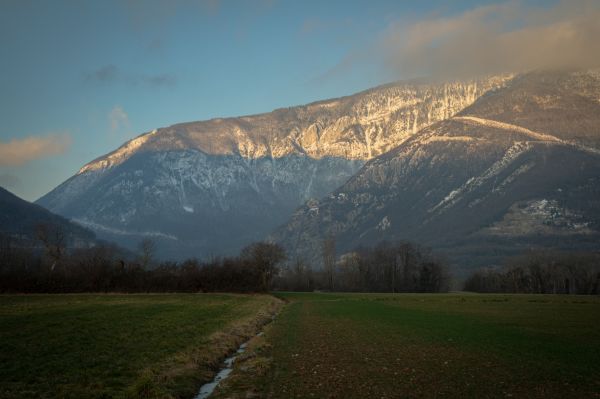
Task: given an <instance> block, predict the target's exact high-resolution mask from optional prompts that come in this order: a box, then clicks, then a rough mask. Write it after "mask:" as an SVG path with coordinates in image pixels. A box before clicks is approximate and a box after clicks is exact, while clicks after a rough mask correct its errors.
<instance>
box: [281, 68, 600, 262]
mask: <svg viewBox="0 0 600 399" xmlns="http://www.w3.org/2000/svg"><path fill="white" fill-rule="evenodd" d="M331 236H333V237H335V239H336V245H337V250H338V254H341V253H344V252H348V251H351V250H352V249H353V248H354V247H356V246H358V245H365V244H372V243H375V242H378V241H380V240H395V239H409V240H414V241H418V242H420V243H423V244H425V245H429V246H431V247H433V248H434V249H436V250H438V251H439V252H441V253H445V254H446V256H447V257H448V258H449V260H450V261H451V263H452V264H453V265H454V267H455V270H456V269H457V270H461V271H462V272H466V271H467V270H468V269H470V268H473V267H477V266H487V265H493V264H500V263H502V262H503V260H504V258H505V257H506V256H507V255H512V254H515V253H518V252H519V251H522V250H524V249H527V248H531V247H553V248H564V249H585V250H600V73H599V72H598V71H586V72H565V71H561V72H559V71H534V72H531V73H527V74H522V75H519V76H516V77H515V78H513V79H511V80H510V81H508V82H507V83H506V84H505V85H504V86H503V87H501V88H499V89H497V90H492V91H490V92H488V93H486V94H485V95H483V96H480V97H479V98H478V99H477V100H476V101H474V103H473V104H471V105H469V106H467V107H465V109H463V110H461V111H460V112H458V113H457V114H456V115H454V116H450V117H448V118H447V119H445V120H442V121H438V122H436V123H433V124H431V125H429V126H427V127H425V128H423V129H421V130H420V131H419V132H417V133H416V134H413V135H411V136H410V137H409V138H408V139H407V140H405V141H403V142H402V143H401V144H400V145H398V146H397V147H395V148H394V149H392V150H390V151H389V152H387V153H385V154H382V155H380V156H377V157H375V158H374V159H371V160H370V161H369V162H367V163H366V164H365V165H364V166H363V167H362V168H361V170H360V171H358V172H357V173H356V174H355V175H354V176H353V177H352V178H351V179H349V180H348V181H347V182H346V183H345V184H343V185H341V187H339V188H337V189H336V190H334V191H333V192H332V193H331V194H330V195H328V196H325V197H324V198H322V199H320V200H318V201H317V200H311V201H308V202H306V203H305V204H304V205H303V206H301V207H300V208H298V209H297V210H296V212H295V213H294V215H293V216H292V218H291V219H290V220H289V221H288V222H287V223H286V224H284V225H283V226H282V227H280V228H279V229H277V230H276V231H275V233H274V234H273V235H272V237H273V239H275V240H276V241H279V242H281V243H282V244H283V245H284V246H285V247H287V248H288V250H289V251H290V252H291V253H292V254H293V256H300V257H303V258H305V259H306V260H310V261H312V262H315V263H320V259H319V258H320V248H321V245H322V244H321V243H322V242H323V239H324V238H325V237H331Z"/></svg>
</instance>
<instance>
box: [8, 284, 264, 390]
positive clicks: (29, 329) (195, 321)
mask: <svg viewBox="0 0 600 399" xmlns="http://www.w3.org/2000/svg"><path fill="white" fill-rule="evenodd" d="M272 301H273V298H272V297H268V296H244V295H208V294H189V295H187V294H177V295H175V294H173V295H169V294H165V295H116V294H115V295H113V294H106V295H91V294H90V295H15V296H0V398H34V397H35V398H112V397H124V396H126V393H127V392H129V393H130V394H132V393H133V396H135V393H136V389H137V388H136V384H137V385H140V384H142V385H143V384H147V383H148V381H146V380H148V373H149V372H150V371H152V372H157V373H158V372H162V373H165V372H166V373H168V372H169V370H165V368H168V367H170V365H181V363H182V362H183V360H182V361H179V360H178V359H185V358H186V356H188V357H189V356H191V355H192V354H198V353H199V352H202V351H203V350H206V351H209V350H211V349H212V348H209V347H208V346H210V345H212V343H213V341H211V340H210V336H211V335H212V334H215V333H216V332H219V331H222V330H224V329H226V328H228V327H231V326H232V325H234V324H235V323H238V322H239V321H240V320H243V319H247V318H252V317H255V316H256V313H257V312H258V311H259V310H261V309H263V308H264V307H265V306H267V305H268V304H269V303H271V302H272ZM213 346H214V345H213ZM230 346H231V345H230ZM217 356H218V355H217ZM196 357H198V358H199V357H200V356H197V355H196ZM184 366H185V364H184ZM188 368H189V367H188ZM188 371H189V370H188ZM189 372H190V373H194V370H191V371H189ZM144 373H145V374H144ZM144 378H145V379H146V380H144ZM188 380H189V378H188ZM191 380H192V381H191V382H190V381H186V383H187V384H190V383H193V384H194V388H193V389H195V385H197V384H198V383H199V381H198V378H191ZM140 381H141V382H140ZM138 388H139V387H138ZM176 388H177V387H176ZM189 390H190V387H189V386H187V387H185V389H182V390H181V391H182V392H186V393H187V392H189ZM175 391H177V389H175ZM163 394H164V392H163V393H160V394H157V395H155V396H161V395H163ZM148 396H152V395H150V394H148Z"/></svg>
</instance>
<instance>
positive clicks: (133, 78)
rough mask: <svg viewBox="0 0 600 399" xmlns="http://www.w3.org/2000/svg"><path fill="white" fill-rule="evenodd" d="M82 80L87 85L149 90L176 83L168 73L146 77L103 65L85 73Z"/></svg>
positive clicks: (173, 77) (110, 65) (114, 66)
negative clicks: (95, 84) (149, 88)
mask: <svg viewBox="0 0 600 399" xmlns="http://www.w3.org/2000/svg"><path fill="white" fill-rule="evenodd" d="M84 80H85V81H86V82H88V83H98V84H125V85H128V86H146V87H151V88H157V87H167V86H174V85H175V84H176V83H177V79H176V78H175V76H173V75H170V74H168V73H160V74H156V75H147V74H142V73H131V72H124V71H122V70H121V69H119V68H118V67H117V66H116V65H112V64H109V65H104V66H102V67H100V68H98V69H96V70H95V71H92V72H88V73H86V74H85V79H84Z"/></svg>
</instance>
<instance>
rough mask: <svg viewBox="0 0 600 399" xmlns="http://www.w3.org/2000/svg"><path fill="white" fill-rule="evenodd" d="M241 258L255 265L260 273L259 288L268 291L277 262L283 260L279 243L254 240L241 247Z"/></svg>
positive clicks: (282, 252)
mask: <svg viewBox="0 0 600 399" xmlns="http://www.w3.org/2000/svg"><path fill="white" fill-rule="evenodd" d="M241 258H242V259H243V260H245V261H246V262H249V263H250V265H251V266H253V267H255V268H256V269H257V271H258V273H259V275H260V280H261V290H263V291H268V290H269V289H270V288H271V282H272V280H273V277H274V276H275V274H277V273H278V271H279V268H278V266H279V263H281V262H282V261H284V260H285V258H286V255H285V251H284V250H283V248H282V247H281V246H280V245H279V244H273V243H268V242H256V243H253V244H250V245H248V246H247V247H245V248H244V249H242V253H241Z"/></svg>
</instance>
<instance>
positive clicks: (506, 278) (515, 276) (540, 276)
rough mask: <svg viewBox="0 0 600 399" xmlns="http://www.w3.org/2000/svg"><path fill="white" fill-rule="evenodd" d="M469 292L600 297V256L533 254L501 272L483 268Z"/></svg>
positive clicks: (471, 280)
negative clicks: (590, 295) (599, 295)
mask: <svg viewBox="0 0 600 399" xmlns="http://www.w3.org/2000/svg"><path fill="white" fill-rule="evenodd" d="M464 288H465V290H466V291H473V292H489V293H493V292H496V293H526V294H580V295H588V294H592V295H594V294H595V295H598V294H600V254H598V253H567V252H555V251H547V250H546V251H544V250H537V251H529V252H527V253H525V254H523V255H521V256H518V257H516V258H513V259H511V260H509V261H508V263H507V264H506V265H505V266H504V267H503V268H501V269H499V270H498V269H482V270H478V271H476V272H474V273H473V274H472V275H471V276H470V277H469V278H468V279H467V280H466V281H465V287H464Z"/></svg>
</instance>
